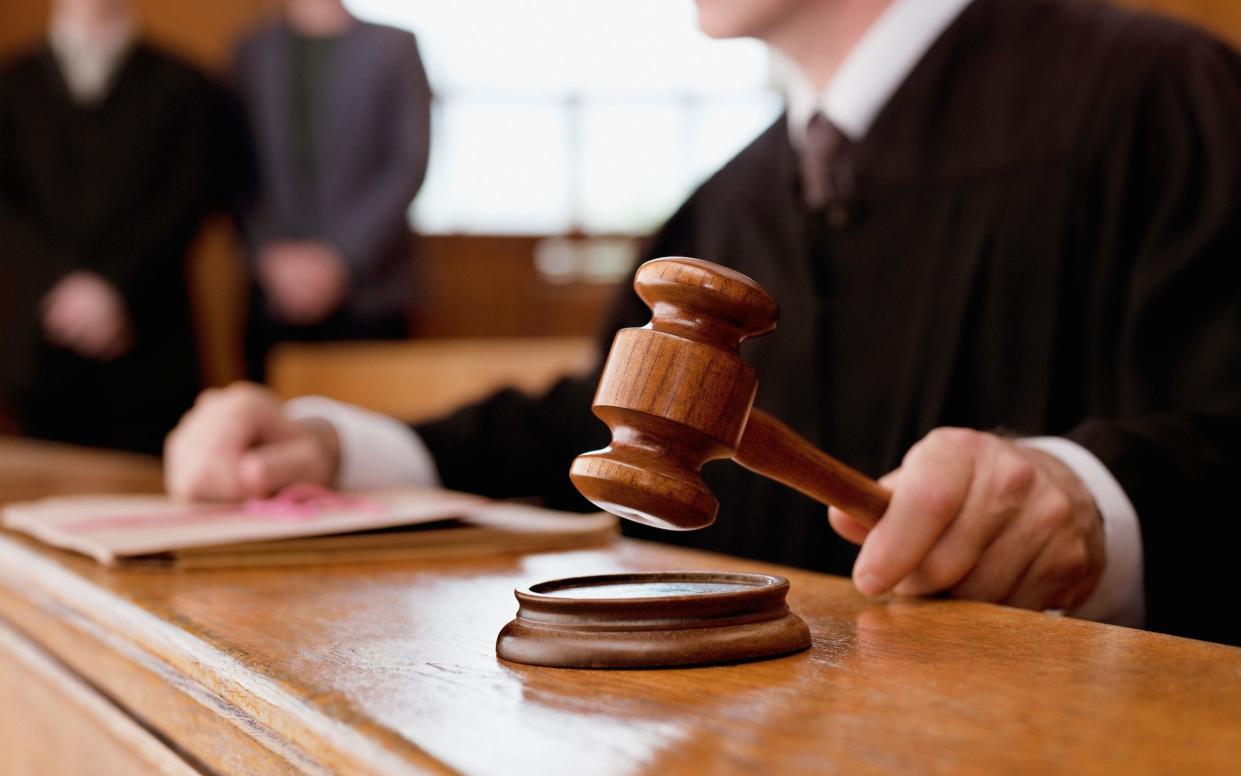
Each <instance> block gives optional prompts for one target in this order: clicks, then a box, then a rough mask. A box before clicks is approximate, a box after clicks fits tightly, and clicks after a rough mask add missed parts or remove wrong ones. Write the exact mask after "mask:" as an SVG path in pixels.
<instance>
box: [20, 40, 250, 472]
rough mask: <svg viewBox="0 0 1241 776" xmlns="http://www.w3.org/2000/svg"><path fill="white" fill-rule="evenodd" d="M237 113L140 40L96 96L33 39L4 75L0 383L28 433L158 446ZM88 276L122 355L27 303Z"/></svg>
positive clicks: (188, 349)
mask: <svg viewBox="0 0 1241 776" xmlns="http://www.w3.org/2000/svg"><path fill="white" fill-rule="evenodd" d="M241 126H242V124H241V119H240V109H239V108H236V107H235V106H234V104H233V103H232V102H231V101H230V100H229V99H227V98H226V96H225V95H224V93H223V92H222V91H221V90H220V89H218V88H216V87H215V86H214V85H213V84H211V83H210V82H209V81H208V80H207V79H206V78H205V77H203V76H202V75H200V74H199V73H198V72H196V71H195V70H194V69H192V68H191V67H190V66H188V65H186V64H183V63H181V62H180V61H178V60H176V59H174V58H172V57H171V56H169V55H166V54H164V53H161V52H159V51H157V50H155V49H154V48H151V47H150V46H147V45H144V44H139V45H137V46H135V48H134V49H133V50H132V51H131V52H130V54H129V55H128V56H127V58H126V60H125V62H124V63H123V64H122V65H121V66H120V68H119V69H118V71H117V74H116V75H115V76H114V80H113V82H112V86H111V88H110V90H109V92H108V93H107V95H106V96H105V97H104V98H103V100H102V101H101V102H100V103H99V104H97V105H94V106H82V105H79V104H78V103H76V102H74V100H73V98H72V97H71V95H70V93H69V91H68V89H67V87H66V85H65V82H64V80H63V77H62V75H61V72H60V69H59V67H58V65H57V62H56V60H55V57H54V56H53V54H52V52H51V50H50V49H49V48H48V47H46V46H44V47H42V48H40V49H38V50H36V51H33V52H31V53H28V54H26V55H24V56H22V57H20V58H18V59H16V60H14V61H12V62H11V63H10V64H8V65H7V66H6V67H5V68H4V70H3V72H2V73H0V294H2V295H3V303H2V305H0V311H2V312H3V315H2V316H0V318H2V319H3V320H0V335H2V336H3V345H4V353H3V361H2V362H0V370H2V371H0V384H2V387H0V390H3V391H5V392H6V393H8V394H9V397H10V401H11V402H12V403H13V405H14V408H15V410H16V412H17V416H18V421H19V423H20V424H21V425H22V426H23V427H24V429H25V430H26V431H27V432H29V433H31V434H33V435H36V436H43V437H50V438H54V439H60V440H64V441H70V442H76V443H82V444H92V445H101V446H107V447H120V448H130V449H135V450H141V451H146V452H158V451H159V449H160V446H161V443H162V439H163V436H164V434H166V433H167V432H168V431H169V430H170V429H171V428H172V426H173V425H175V423H176V421H177V419H178V418H179V417H180V415H181V413H182V412H184V411H185V410H186V409H188V408H189V406H190V405H191V404H192V402H193V399H194V396H195V394H196V393H197V391H198V389H199V374H198V362H197V357H196V354H195V353H196V347H195V341H194V336H193V330H192V326H191V316H190V309H189V300H188V296H187V290H186V278H185V261H184V260H185V255H186V251H187V248H188V247H189V245H190V242H191V241H192V240H193V238H194V236H195V234H196V232H197V230H198V227H199V224H200V222H201V220H202V219H203V216H204V215H205V214H206V212H207V211H208V209H209V208H210V207H211V206H212V205H213V204H215V203H217V202H219V201H220V200H221V198H222V196H223V194H224V192H225V191H226V188H227V186H229V185H231V183H230V182H231V181H233V180H235V178H234V177H233V176H232V175H231V174H229V175H226V174H223V171H227V170H233V169H236V167H235V166H236V164H237V160H238V159H240V158H242V157H240V156H239V155H238V154H237V153H236V151H237V150H238V149H241V148H242V147H243V146H242V145H241V144H240V143H239V142H233V143H232V145H231V146H229V145H226V144H224V143H223V142H222V139H223V138H226V137H227V138H230V139H232V140H234V141H236V140H239V138H240V135H239V134H238V132H239V131H240V130H239V128H240V127H241ZM75 270H89V271H91V272H95V273H97V274H99V275H101V276H102V277H104V278H106V279H107V280H108V281H110V282H111V283H112V284H113V285H114V286H115V287H116V288H118V289H119V290H120V293H121V295H122V296H123V297H124V299H125V303H126V305H127V307H128V311H129V314H130V317H131V320H132V324H133V329H134V335H135V344H134V347H133V349H132V350H131V351H130V352H129V353H127V354H126V355H124V356H123V357H121V358H120V359H118V360H117V361H114V362H111V363H100V362H96V361H92V360H90V359H86V358H82V357H79V356H77V355H76V354H74V353H72V352H70V351H69V350H66V349H63V348H60V347H56V346H54V345H52V344H51V343H50V342H48V341H47V339H46V338H45V337H44V335H43V332H42V326H41V323H40V314H39V303H40V301H41V300H42V299H43V298H44V296H45V295H46V294H47V293H48V291H50V290H51V289H52V288H53V286H55V284H56V283H57V282H58V281H59V280H60V279H61V278H62V277H64V276H65V275H67V274H68V273H70V272H73V271H75Z"/></svg>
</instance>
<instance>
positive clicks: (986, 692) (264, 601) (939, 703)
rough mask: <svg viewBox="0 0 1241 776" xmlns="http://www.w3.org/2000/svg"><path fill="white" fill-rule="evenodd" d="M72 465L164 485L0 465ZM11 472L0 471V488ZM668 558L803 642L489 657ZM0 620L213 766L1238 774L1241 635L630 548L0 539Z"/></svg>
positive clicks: (105, 462)
mask: <svg viewBox="0 0 1241 776" xmlns="http://www.w3.org/2000/svg"><path fill="white" fill-rule="evenodd" d="M62 456H63V460H65V461H72V462H73V470H74V476H72V477H69V478H68V479H65V478H64V477H59V476H52V475H51V474H50V473H49V474H47V475H46V476H43V477H42V478H41V479H40V480H39V481H40V482H43V483H45V484H48V486H49V487H57V488H60V487H65V488H74V489H77V490H79V491H80V490H82V489H107V488H116V487H118V484H117V483H125V482H129V483H133V484H134V485H133V486H134V487H136V488H141V487H143V483H145V485H146V486H147V487H150V486H152V485H157V483H158V471H157V470H155V469H154V468H153V465H152V464H151V463H150V462H145V461H141V460H134V459H121V458H116V457H111V456H103V457H95V456H90V455H87V454H84V453H80V452H76V451H62V450H57V449H48V448H42V447H39V448H32V449H30V450H29V451H27V450H26V449H25V446H24V445H23V444H22V443H4V442H0V472H2V471H6V470H8V469H9V468H10V467H15V468H17V469H23V470H24V471H25V472H26V476H27V478H29V477H33V476H34V474H33V471H32V469H33V468H34V464H33V463H32V462H35V461H39V462H42V464H44V465H47V466H49V467H52V468H63V467H61V466H60V465H59V464H58V463H57V460H58V459H61V458H62ZM92 461H93V463H92ZM126 471H127V472H128V474H125V473H124V472H126ZM96 475H98V478H97V479H96ZM13 481H14V480H13V479H11V478H10V477H9V476H8V475H7V474H0V501H3V500H11V498H10V497H11V490H10V489H9V488H10V486H11V484H12V482H13ZM56 492H59V491H56ZM31 495H35V494H33V493H31V492H30V488H27V489H26V490H25V491H24V495H23V496H22V497H23V498H24V497H29V496H31ZM672 569H700V570H727V571H752V572H760V573H777V574H781V575H783V576H786V577H788V578H789V579H790V581H791V582H792V590H791V592H790V594H789V603H790V605H791V606H792V608H793V609H794V610H795V611H797V612H798V613H799V614H800V615H801V616H802V617H803V618H805V620H806V621H807V622H808V623H809V625H810V628H811V632H812V637H813V645H812V647H811V649H809V650H807V651H805V652H802V653H799V654H795V655H792V656H789V657H785V658H779V659H775V660H770V661H765V662H757V663H749V664H741V665H731V666H715V667H706V668H694V669H677V670H659V671H632V672H626V671H583V670H572V669H550V668H538V667H532V666H524V665H518V664H511V663H505V662H503V661H500V660H499V659H497V657H496V656H495V652H494V648H495V637H496V634H497V632H498V631H499V630H500V628H501V627H502V626H503V625H504V624H505V623H506V622H507V621H508V620H509V619H511V618H512V616H513V613H514V612H515V610H516V602H515V600H514V598H513V592H512V591H513V589H514V588H515V587H518V586H522V585H526V584H530V583H532V582H535V581H539V580H543V579H551V578H556V577H563V576H570V575H575V574H595V573H609V572H623V571H655V570H672ZM1221 616H1231V615H1229V614H1228V613H1227V612H1225V611H1224V610H1223V609H1221ZM0 617H4V618H5V619H7V620H8V621H9V622H10V623H11V624H12V625H13V626H15V627H16V628H17V629H18V630H20V631H21V632H23V633H25V634H27V635H28V637H30V638H31V639H32V640H33V641H35V642H37V643H39V644H41V645H43V647H44V648H45V649H47V650H48V651H49V652H51V653H53V654H55V655H56V657H57V659H58V660H60V661H63V663H64V664H66V665H67V666H69V667H71V668H72V669H74V670H75V671H77V672H79V673H80V674H81V675H82V676H83V677H85V678H86V679H87V680H89V681H90V682H92V683H95V684H97V685H98V686H100V687H102V688H103V689H104V690H105V691H106V692H107V693H108V694H109V695H111V696H112V697H114V698H117V699H118V703H123V704H124V706H125V707H126V708H127V709H128V710H129V712H130V713H131V714H132V715H133V716H134V717H135V718H136V719H140V720H143V721H144V724H146V725H149V726H150V727H151V728H152V729H154V730H157V731H159V733H160V734H161V735H162V736H165V737H167V738H168V739H169V740H171V741H175V742H177V745H178V746H179V747H180V748H181V749H182V750H183V751H184V752H185V753H186V754H187V756H188V757H192V758H194V759H197V760H198V761H200V762H201V763H203V764H204V765H205V767H208V768H210V769H212V770H217V771H220V772H237V773H241V772H282V771H286V770H287V771H301V772H316V771H318V772H339V773H408V772H433V773H437V772H464V773H477V774H492V773H495V774H514V773H528V772H529V773H553V774H554V773H566V774H570V773H571V774H584V773H598V774H631V773H659V774H667V773H672V774H677V773H685V774H698V773H885V772H886V773H892V772H899V773H909V772H919V773H949V772H951V773H1047V772H1066V771H1069V772H1096V773H1140V772H1143V773H1145V772H1149V773H1227V772H1236V770H1237V767H1238V764H1239V763H1241V650H1238V649H1235V648H1231V647H1224V646H1218V645H1213V644H1207V643H1203V642H1196V641H1190V640H1185V639H1178V638H1173V637H1168V636H1160V635H1155V634H1149V633H1144V632H1141V631H1136V630H1129V629H1124V628H1116V627H1110V626H1105V625H1098V624H1093V623H1088V622H1081V621H1076V620H1071V619H1066V618H1059V617H1053V616H1050V615H1043V614H1037V613H1032V612H1025V611H1018V610H1011V609H1006V608H1003V607H996V606H990V605H985V604H973V603H966V602H953V601H913V600H880V601H871V600H867V599H865V598H863V597H862V596H860V595H859V594H857V593H856V591H854V589H853V588H852V586H851V585H850V584H849V582H848V581H847V580H843V579H838V578H833V577H829V576H824V575H820V574H814V573H809V572H801V571H797V570H792V569H787V568H783V567H777V566H770V565H765V564H759V563H752V562H748V561H743V560H739V559H735V558H728V557H724V556H718V555H710V554H705V553H697V552H689V551H684V550H679V549H674V548H670V547H663V546H658V545H652V544H646V543H639V542H633V541H626V542H622V543H621V544H619V545H618V546H617V547H615V548H613V549H609V550H605V551H587V552H572V553H559V554H542V555H529V556H524V557H523V556H500V557H489V558H480V559H456V560H452V561H439V562H429V561H422V562H402V563H391V564H371V565H323V566H318V567H311V568H306V569H298V570H295V571H290V570H262V569H256V570H245V571H203V572H194V573H185V574H163V573H150V572H145V573H144V572H134V571H128V572H118V571H108V570H105V569H103V568H100V567H98V566H96V565H95V564H94V563H93V562H91V561H87V560H85V559H82V558H78V557H74V556H72V555H68V554H65V553H61V552H58V551H54V550H50V549H46V548H43V547H41V546H38V545H36V544H35V543H33V542H31V541H28V540H26V539H23V538H21V537H17V536H14V535H12V534H0Z"/></svg>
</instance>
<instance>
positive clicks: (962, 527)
mask: <svg viewBox="0 0 1241 776" xmlns="http://www.w3.org/2000/svg"><path fill="white" fill-rule="evenodd" d="M881 482H882V483H883V484H884V485H886V486H888V487H889V488H891V489H892V502H891V505H890V506H889V507H888V511H887V512H886V513H885V514H884V516H883V518H882V519H881V520H880V521H879V523H878V525H876V526H875V527H874V528H873V529H867V528H865V527H864V526H862V525H861V524H860V523H858V522H856V521H855V520H853V519H852V518H851V517H849V516H848V515H846V514H845V513H843V512H841V511H840V510H838V509H836V508H832V509H831V510H829V512H828V518H829V520H830V521H831V523H832V527H833V528H834V529H835V530H836V532H837V533H839V534H840V535H841V536H843V537H844V538H846V539H848V540H849V541H852V542H854V543H855V544H861V545H862V551H861V553H859V555H858V559H857V562H856V563H855V564H854V567H853V579H854V583H855V584H856V585H857V587H858V589H859V590H861V591H862V592H863V593H866V594H868V595H879V594H881V593H885V592H888V591H890V590H891V591H894V592H897V593H901V594H905V595H929V594H932V593H940V592H947V593H948V594H949V595H951V596H953V597H956V598H969V599H974V600H979V601H992V602H995V603H1001V604H1008V605H1010V606H1018V607H1022V608H1026V609H1072V608H1073V607H1075V606H1077V605H1079V604H1081V603H1082V602H1083V601H1084V600H1085V599H1086V598H1087V597H1088V596H1089V595H1090V593H1091V592H1092V591H1093V590H1094V587H1095V585H1096V584H1098V581H1099V578H1100V576H1101V575H1102V573H1103V566H1104V562H1105V552H1104V541H1103V521H1102V518H1101V517H1100V515H1099V511H1098V509H1097V508H1096V506H1095V504H1094V500H1093V498H1092V497H1091V495H1090V493H1089V492H1088V491H1087V490H1086V487H1085V486H1084V485H1083V484H1082V482H1081V480H1079V479H1078V477H1077V475H1075V474H1074V473H1073V472H1072V471H1071V470H1070V469H1069V468H1068V467H1067V466H1065V465H1064V464H1063V463H1062V462H1061V461H1060V460H1059V459H1058V458H1056V457H1054V456H1052V455H1049V454H1047V453H1044V452H1042V451H1040V450H1035V449H1032V448H1028V447H1022V446H1019V445H1016V444H1014V443H1013V442H1011V441H1008V440H1006V439H1002V438H1001V437H998V436H995V435H993V434H987V433H983V432H980V431H971V430H969V429H960V428H940V429H936V430H934V431H932V432H931V433H930V434H928V435H927V436H926V437H924V438H923V439H922V441H920V442H918V443H917V444H916V445H914V446H913V447H912V448H910V450H909V453H908V454H907V455H906V456H905V459H904V461H903V462H902V464H901V467H900V468H899V469H897V470H896V471H894V472H892V473H891V474H889V475H887V476H886V477H884V478H883V479H882V480H881Z"/></svg>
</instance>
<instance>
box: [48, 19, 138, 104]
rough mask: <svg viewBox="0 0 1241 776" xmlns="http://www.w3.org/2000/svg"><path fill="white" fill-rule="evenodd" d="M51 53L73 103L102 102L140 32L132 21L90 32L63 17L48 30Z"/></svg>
mask: <svg viewBox="0 0 1241 776" xmlns="http://www.w3.org/2000/svg"><path fill="white" fill-rule="evenodd" d="M48 39H49V42H50V43H51V47H52V53H53V54H54V55H55V57H56V62H57V64H58V65H59V66H60V69H61V72H62V73H63V75H64V78H65V83H66V85H68V87H69V92H70V93H71V94H72V95H73V98H74V100H76V101H77V102H79V103H83V104H87V105H89V104H93V103H97V102H99V101H100V100H101V99H103V97H104V96H105V95H106V93H107V90H108V88H109V86H110V85H111V82H112V78H113V76H115V75H116V72H117V70H118V69H119V68H120V66H121V64H123V62H124V59H125V56H126V55H127V54H128V53H129V50H130V48H131V47H132V46H133V45H134V42H135V40H136V39H137V29H136V27H135V25H134V24H133V22H132V21H130V20H129V19H124V18H122V19H117V20H116V22H115V23H114V24H110V25H108V27H107V28H105V29H103V30H99V31H96V32H92V33H88V32H87V31H85V30H83V29H81V28H80V27H78V26H76V25H74V24H72V23H70V22H68V21H67V20H66V19H64V18H57V19H54V20H53V21H52V25H51V29H50V30H49V31H48Z"/></svg>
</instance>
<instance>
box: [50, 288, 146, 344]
mask: <svg viewBox="0 0 1241 776" xmlns="http://www.w3.org/2000/svg"><path fill="white" fill-rule="evenodd" d="M43 331H44V333H45V334H46V336H47V338H48V339H49V340H50V341H51V342H53V343H55V344H57V345H60V346H61V347H64V348H68V349H69V350H72V351H74V352H75V353H77V354H78V355H81V356H85V357H86V358H91V359H95V360H96V361H112V360H114V359H117V358H120V357H121V356H123V355H125V353H127V352H128V351H129V348H130V347H131V346H132V345H133V330H132V327H131V326H130V323H129V314H128V313H127V312H126V311H125V302H124V300H123V299H121V294H120V292H119V291H117V290H116V288H115V287H113V285H112V284H111V283H109V282H108V281H106V280H104V279H103V278H101V277H99V276H98V275H96V274H95V273H93V272H83V271H78V272H72V273H70V274H68V275H66V276H65V277H63V278H61V280H60V282H58V283H57V284H56V285H55V286H54V287H53V288H52V290H51V291H50V292H48V294H47V296H45V297H44V298H43Z"/></svg>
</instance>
